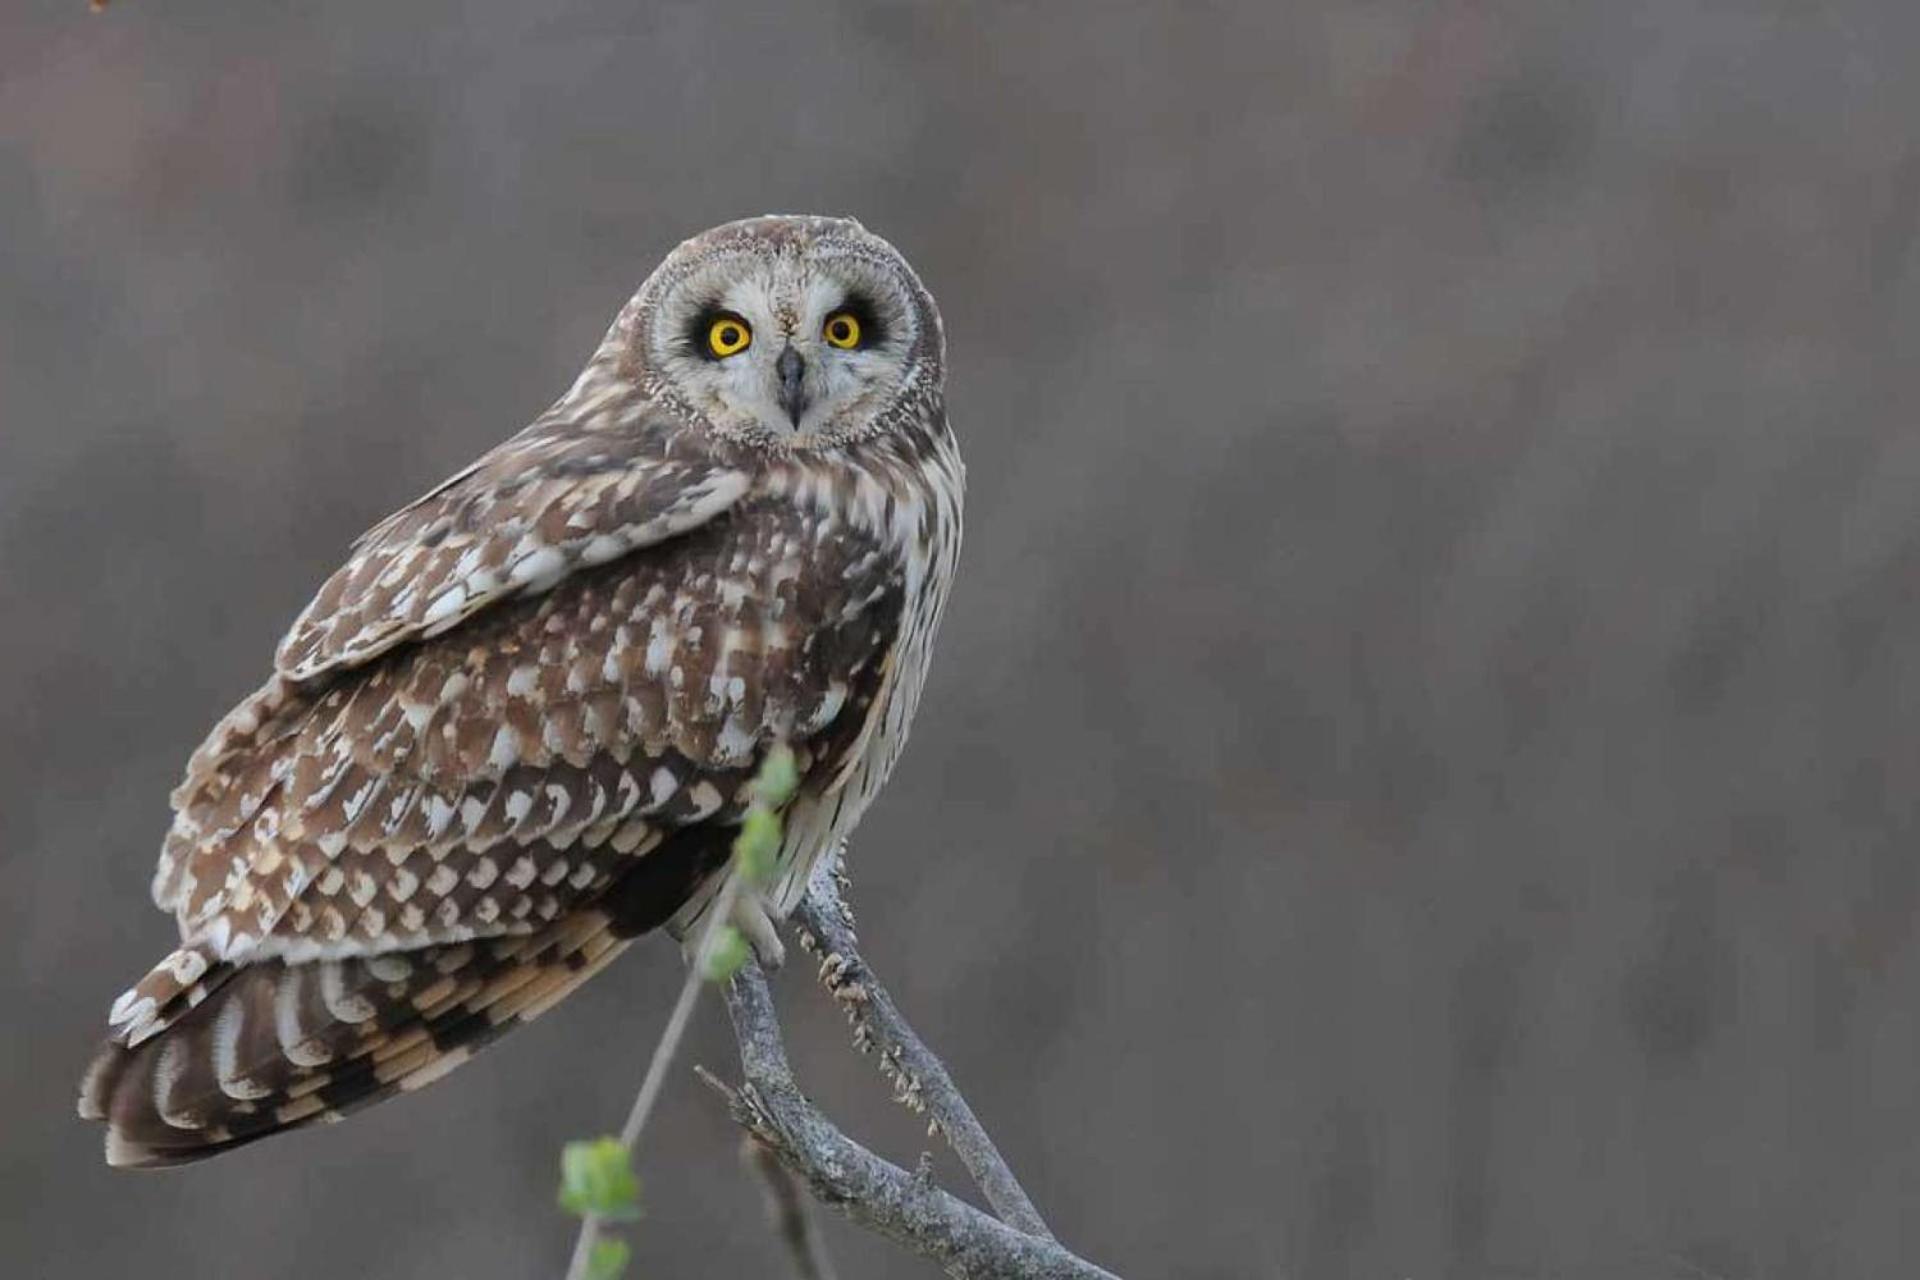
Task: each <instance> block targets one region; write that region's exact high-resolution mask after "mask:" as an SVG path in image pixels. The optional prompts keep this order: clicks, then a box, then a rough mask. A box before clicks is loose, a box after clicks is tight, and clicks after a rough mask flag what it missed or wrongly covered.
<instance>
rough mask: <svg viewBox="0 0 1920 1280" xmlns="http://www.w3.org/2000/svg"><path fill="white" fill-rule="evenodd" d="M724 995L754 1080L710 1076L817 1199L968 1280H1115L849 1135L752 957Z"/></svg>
mask: <svg viewBox="0 0 1920 1280" xmlns="http://www.w3.org/2000/svg"><path fill="white" fill-rule="evenodd" d="M725 993H726V1002H727V1014H728V1016H729V1017H730V1018H731V1019H732V1020H733V1033H734V1038H735V1040H736V1041H738V1043H739V1046H740V1065H741V1069H742V1071H743V1072H744V1074H745V1076H746V1082H745V1083H744V1084H743V1085H741V1086H740V1087H739V1088H737V1089H736V1088H733V1087H731V1086H729V1085H727V1084H725V1083H723V1082H721V1081H720V1080H718V1079H717V1078H715V1077H714V1076H713V1075H712V1074H711V1073H709V1072H705V1071H703V1072H701V1077H702V1078H703V1079H705V1080H706V1081H707V1083H708V1084H710V1085H712V1086H713V1087H714V1088H716V1089H717V1090H719V1091H720V1093H721V1094H722V1095H723V1096H725V1097H726V1099H727V1103H728V1108H729V1110H731V1112H732V1114H733V1118H734V1119H735V1120H736V1121H738V1122H739V1123H740V1124H741V1125H743V1126H744V1127H745V1128H746V1129H747V1130H748V1132H750V1133H751V1134H753V1136H754V1137H756V1138H757V1139H759V1140H760V1141H761V1142H763V1143H765V1144H766V1145H767V1147H768V1148H769V1149H771V1150H772V1151H773V1153H774V1154H775V1155H776V1156H777V1157H778V1158H779V1159H780V1161H781V1162H782V1163H783V1164H785V1165H786V1166H787V1167H788V1168H789V1169H792V1170H793V1171H794V1173H795V1174H797V1175H798V1176H799V1177H800V1179H801V1180H802V1181H803V1182H804V1183H805V1184H806V1186H807V1188H808V1190H809V1191H811V1192H812V1193H813V1196H814V1198H815V1199H817V1200H819V1201H820V1202H821V1203H822V1204H825V1205H828V1206H831V1207H832V1208H834V1209H836V1210H838V1211H839V1212H841V1213H843V1214H845V1215H846V1216H847V1217H848V1218H850V1219H852V1220H853V1221H854V1222H856V1223H859V1224H860V1225H861V1226H863V1227H865V1228H867V1229H868V1230H871V1231H874V1232H877V1233H879V1234H880V1235H884V1236H886V1237H888V1238H889V1239H892V1240H895V1241H897V1242H899V1243H900V1244H902V1245H904V1246H906V1247H907V1248H908V1249H911V1250H912V1251H913V1252H915V1253H918V1254H920V1255H921V1256H923V1257H926V1258H929V1259H931V1260H932V1261H934V1262H936V1263H938V1264H939V1265H940V1267H941V1268H942V1269H943V1270H945V1271H946V1272H947V1274H949V1275H951V1276H955V1277H960V1278H961V1280H1115V1277H1114V1276H1113V1275H1112V1273H1110V1272H1107V1271H1103V1270H1102V1269H1100V1268H1099V1267H1096V1266H1094V1265H1093V1264H1092V1263H1090V1262H1088V1261H1086V1260H1085V1259H1083V1258H1080V1257H1078V1256H1076V1255H1075V1254H1073V1253H1071V1252H1069V1251H1068V1250H1067V1249H1066V1248H1064V1247H1063V1246H1061V1245H1060V1244H1059V1243H1058V1242H1056V1241H1054V1240H1053V1239H1051V1238H1050V1237H1047V1236H1042V1235H1028V1234H1027V1233H1025V1232H1022V1231H1019V1230H1017V1229H1015V1228H1013V1227H1011V1226H1008V1225H1007V1224H1006V1223H1004V1222H1001V1221H1000V1220H999V1219H997V1218H994V1217H992V1216H990V1215H988V1214H986V1213H983V1212H981V1211H980V1210H978V1209H976V1208H974V1207H973V1206H972V1205H970V1204H968V1203H966V1202H965V1201H963V1200H960V1199H958V1198H956V1197H954V1196H952V1195H949V1194H948V1193H947V1192H945V1191H943V1190H941V1189H940V1188H939V1187H937V1186H935V1185H934V1183H933V1177H932V1170H931V1168H930V1167H929V1166H928V1165H927V1164H926V1163H925V1162H923V1163H922V1165H921V1167H920V1168H919V1169H918V1170H917V1171H915V1172H913V1173H909V1172H908V1171H906V1170H905V1169H902V1168H900V1167H899V1166H898V1165H895V1164H892V1163H891V1162H889V1161H886V1160H883V1159H881V1158H880V1157H879V1156H876V1155H874V1154H873V1153H872V1152H871V1151H868V1150H867V1149H866V1148H865V1147H862V1146H861V1145H860V1144H858V1143H856V1142H854V1141H853V1140H852V1139H851V1138H848V1137H847V1136H846V1135H845V1134H844V1133H842V1132H840V1130H839V1129H838V1128H837V1127H835V1125H834V1124H833V1122H832V1121H830V1120H828V1119H827V1118H826V1116H824V1115H823V1114H822V1113H821V1112H820V1110H819V1109H818V1108H817V1107H815V1106H814V1105H813V1103H812V1102H810V1101H808V1100H807V1098H806V1096H805V1095H804V1094H802V1093H801V1092H800V1087H799V1085H798V1084H796V1083H795V1082H794V1078H793V1071H792V1068H791V1067H790V1066H789V1065H788V1063H787V1054H786V1047H785V1045H784V1044H783V1043H782V1040H781V1037H780V1024H779V1020H778V1018H777V1017H776V1015H775V1012H774V1007H773V995H772V993H771V992H770V991H769V990H768V989H767V981H766V976H765V975H764V974H763V973H762V972H761V970H760V966H759V964H758V963H757V962H755V961H753V960H748V961H747V962H746V963H745V964H744V965H743V966H742V967H741V969H740V971H739V972H738V973H736V974H735V975H734V977H733V978H732V980H731V981H729V982H728V983H727V984H726V988H725Z"/></svg>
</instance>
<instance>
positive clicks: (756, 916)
mask: <svg viewBox="0 0 1920 1280" xmlns="http://www.w3.org/2000/svg"><path fill="white" fill-rule="evenodd" d="M731 923H732V924H733V927H734V928H736V929H738V930H739V931H740V932H741V934H742V935H743V936H744V937H745V938H746V940H747V943H748V945H750V946H751V947H752V948H753V954H754V957H755V958H756V959H757V960H759V961H760V967H761V968H762V969H765V970H766V971H767V972H769V973H772V972H775V971H776V970H778V969H779V968H780V966H781V965H783V964H785V963H786V962H787V948H786V945H785V944H784V943H782V942H781V941H780V928H779V926H778V925H776V924H775V923H774V920H773V914H772V912H770V911H768V910H767V900H766V899H765V898H763V897H761V896H760V894H759V893H758V892H756V891H755V890H753V889H748V888H743V889H742V890H741V891H740V895H739V896H738V897H736V898H735V899H734V900H733V919H732V921H731Z"/></svg>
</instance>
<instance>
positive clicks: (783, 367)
mask: <svg viewBox="0 0 1920 1280" xmlns="http://www.w3.org/2000/svg"><path fill="white" fill-rule="evenodd" d="M773 367H774V370H775V371H776V372H777V373H779V375H780V407H781V408H782V409H785V410H786V411H787V417H789V418H790V419H792V420H793V429H794V430H795V431H798V430H799V429H800V419H801V418H802V417H804V416H805V415H806V412H807V389H806V378H807V362H806V361H805V360H803V359H801V358H800V353H799V352H798V351H795V350H794V349H793V348H792V347H788V348H787V349H786V350H785V351H782V352H781V353H780V359H779V360H777V361H776V362H775V363H774V366H773Z"/></svg>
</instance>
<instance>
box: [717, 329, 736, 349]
mask: <svg viewBox="0 0 1920 1280" xmlns="http://www.w3.org/2000/svg"><path fill="white" fill-rule="evenodd" d="M738 341H740V331H739V330H738V329H736V328H734V327H733V326H732V325H730V324H728V325H722V326H720V345H721V346H723V347H730V346H732V345H733V344H734V343H736V342H738Z"/></svg>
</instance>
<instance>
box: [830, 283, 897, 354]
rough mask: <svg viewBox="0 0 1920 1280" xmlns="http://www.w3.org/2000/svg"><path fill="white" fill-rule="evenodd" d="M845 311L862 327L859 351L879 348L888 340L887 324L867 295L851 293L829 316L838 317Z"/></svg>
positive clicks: (841, 300)
mask: <svg viewBox="0 0 1920 1280" xmlns="http://www.w3.org/2000/svg"><path fill="white" fill-rule="evenodd" d="M843 311H844V312H846V313H847V314H848V315H850V316H852V317H853V318H854V320H856V321H857V322H858V323H859V325H860V347H859V348H857V349H861V350H864V349H865V348H867V347H874V346H878V345H879V344H881V343H883V342H885V341H886V340H887V326H886V322H885V321H883V320H882V319H881V318H880V312H879V310H878V309H877V308H876V307H875V306H874V305H873V300H872V299H871V298H869V297H867V296H866V295H865V294H863V293H849V294H848V295H847V296H846V297H844V298H842V299H840V305H839V306H837V307H835V308H834V309H833V310H832V311H829V312H828V313H827V314H828V315H837V314H839V313H840V312H843Z"/></svg>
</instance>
